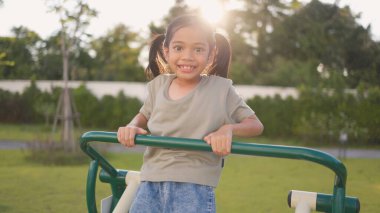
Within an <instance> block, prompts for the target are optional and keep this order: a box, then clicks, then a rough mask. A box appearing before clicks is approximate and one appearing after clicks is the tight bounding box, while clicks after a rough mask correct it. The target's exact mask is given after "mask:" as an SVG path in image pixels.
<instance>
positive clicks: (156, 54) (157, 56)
mask: <svg viewBox="0 0 380 213" xmlns="http://www.w3.org/2000/svg"><path fill="white" fill-rule="evenodd" d="M164 40H165V35H164V34H159V35H156V36H155V37H154V38H153V40H152V41H151V44H150V48H149V61H148V66H147V67H146V68H145V74H146V76H147V78H148V79H150V80H151V79H153V78H155V77H156V76H158V75H160V74H161V72H162V70H164V63H166V60H165V57H164V53H163V49H162V44H163V42H164Z"/></svg>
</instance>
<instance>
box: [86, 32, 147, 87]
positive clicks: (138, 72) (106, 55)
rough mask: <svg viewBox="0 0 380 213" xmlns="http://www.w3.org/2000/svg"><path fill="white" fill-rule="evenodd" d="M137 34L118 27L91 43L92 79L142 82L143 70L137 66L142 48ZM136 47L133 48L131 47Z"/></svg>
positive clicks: (143, 78)
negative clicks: (92, 55) (92, 52)
mask: <svg viewBox="0 0 380 213" xmlns="http://www.w3.org/2000/svg"><path fill="white" fill-rule="evenodd" d="M139 39H140V38H139V37H138V35H137V33H134V32H131V31H130V29H129V28H127V27H126V26H124V25H118V26H116V27H115V28H114V29H112V30H111V31H109V32H108V33H107V35H105V36H103V37H100V38H98V39H95V40H93V41H92V43H91V46H92V50H93V51H94V52H95V57H94V58H93V63H94V65H95V66H94V68H93V76H92V78H94V79H104V80H111V81H112V80H119V81H144V80H145V75H144V69H143V67H142V66H141V65H140V64H139V60H138V58H139V54H140V51H141V48H142V46H141V45H140V44H138V40H139ZM134 45H135V46H136V47H133V46H134Z"/></svg>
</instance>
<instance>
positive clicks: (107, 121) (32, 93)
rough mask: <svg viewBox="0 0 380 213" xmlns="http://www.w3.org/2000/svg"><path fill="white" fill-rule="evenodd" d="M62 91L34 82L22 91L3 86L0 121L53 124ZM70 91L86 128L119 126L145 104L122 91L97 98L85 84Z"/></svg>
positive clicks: (112, 127) (0, 91)
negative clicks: (44, 89)
mask: <svg viewBox="0 0 380 213" xmlns="http://www.w3.org/2000/svg"><path fill="white" fill-rule="evenodd" d="M60 94H61V89H60V88H54V89H53V93H47V92H41V91H40V90H39V89H38V88H37V87H36V85H35V84H34V83H32V84H31V86H30V87H28V88H26V89H25V91H24V92H23V93H22V94H19V93H10V92H8V91H5V90H0V108H1V110H0V122H2V123H44V122H45V123H49V124H51V123H52V122H53V119H54V115H55V112H56V109H57V104H58V99H59V96H60ZM71 94H72V98H73V100H74V102H75V108H76V109H77V111H78V113H79V118H80V123H81V125H82V126H83V127H86V128H100V129H116V128H117V127H119V126H120V125H125V124H126V123H127V122H129V121H130V120H131V119H132V118H133V117H134V115H136V114H137V112H138V111H139V109H140V107H141V105H142V103H141V102H140V101H139V100H138V99H137V98H131V97H127V96H125V95H124V94H123V93H122V92H120V93H119V95H118V96H117V97H113V96H108V95H107V96H104V97H102V98H101V99H97V98H96V97H95V96H94V95H93V94H92V93H91V92H90V91H89V90H88V89H87V88H86V87H85V86H84V85H82V86H80V87H78V88H76V89H74V90H72V91H71Z"/></svg>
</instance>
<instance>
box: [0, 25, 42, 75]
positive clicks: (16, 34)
mask: <svg viewBox="0 0 380 213" xmlns="http://www.w3.org/2000/svg"><path fill="white" fill-rule="evenodd" d="M11 31H12V34H13V35H12V36H10V37H0V71H1V73H0V78H8V79H16V78H18V79H30V77H31V76H33V75H36V70H37V67H36V60H37V59H36V55H37V52H38V49H37V46H38V44H39V43H41V41H42V40H41V38H40V37H39V35H38V34H37V33H35V32H34V31H31V30H29V29H28V28H26V27H23V26H20V27H13V28H12V30H11Z"/></svg>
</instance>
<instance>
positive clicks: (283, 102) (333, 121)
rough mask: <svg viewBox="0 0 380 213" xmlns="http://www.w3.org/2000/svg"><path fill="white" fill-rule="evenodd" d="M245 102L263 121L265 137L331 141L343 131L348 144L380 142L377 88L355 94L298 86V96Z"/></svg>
mask: <svg viewBox="0 0 380 213" xmlns="http://www.w3.org/2000/svg"><path fill="white" fill-rule="evenodd" d="M247 103H248V105H250V106H251V107H252V108H253V109H254V110H255V111H256V113H257V115H258V116H259V118H260V120H261V121H262V122H263V124H264V127H265V130H264V135H266V136H268V137H297V138H299V139H302V140H307V141H311V142H317V143H320V144H323V143H325V144H328V143H330V144H331V143H337V142H338V141H339V135H340V133H341V132H346V133H347V134H348V136H349V137H348V138H349V143H356V144H380V88H379V87H372V88H368V89H365V90H364V89H359V90H357V92H356V94H352V93H347V92H341V91H331V90H330V91H327V90H324V89H318V88H317V89H315V88H313V89H312V88H301V89H300V95H299V97H298V99H293V98H291V97H289V98H286V99H281V98H280V97H279V96H275V97H274V98H269V97H267V98H261V97H254V98H252V99H250V100H248V101H247Z"/></svg>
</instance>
